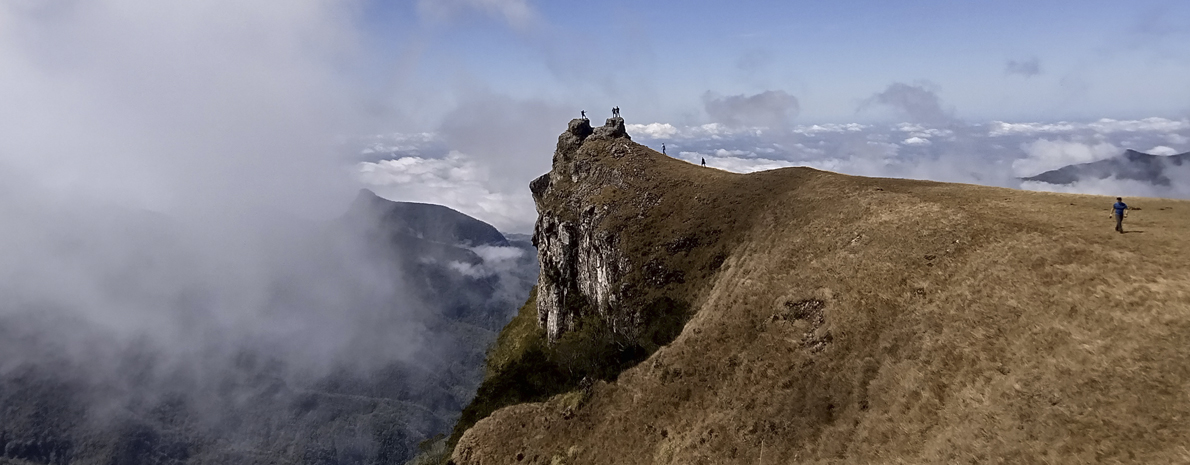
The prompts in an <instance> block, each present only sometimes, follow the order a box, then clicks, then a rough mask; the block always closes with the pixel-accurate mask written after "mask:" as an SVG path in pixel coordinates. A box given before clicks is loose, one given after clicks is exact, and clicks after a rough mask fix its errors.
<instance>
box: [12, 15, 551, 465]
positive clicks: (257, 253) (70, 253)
mask: <svg viewBox="0 0 1190 465" xmlns="http://www.w3.org/2000/svg"><path fill="white" fill-rule="evenodd" d="M361 5H362V2H341V1H327V0H298V1H295V2H285V3H284V4H276V5H264V4H255V3H244V2H236V1H227V0H216V1H209V2H173V3H167V4H166V3H163V4H153V5H147V4H144V3H143V2H135V1H129V0H106V1H102V2H77V1H70V0H61V1H48V2H41V1H36V2H35V1H16V2H5V3H3V4H0V63H4V66H2V67H0V82H3V83H4V85H3V86H0V101H3V102H5V105H4V110H3V111H0V217H2V218H3V221H0V296H3V301H2V302H0V403H3V404H5V405H10V404H11V405H16V406H19V407H20V408H22V409H23V408H25V406H27V405H32V404H30V402H32V401H30V400H29V399H43V400H42V401H41V402H45V403H48V404H50V405H57V406H59V407H57V408H58V410H54V411H53V412H50V413H46V412H41V411H33V410H30V411H24V410H19V411H17V410H13V411H10V412H9V413H8V414H6V417H5V418H4V419H3V421H0V423H4V424H5V425H7V426H5V427H4V428H0V430H3V431H0V438H2V437H3V436H4V435H5V434H8V435H9V436H8V438H9V439H6V441H8V440H10V439H11V441H15V442H11V443H10V445H9V446H4V445H0V449H4V450H3V454H4V456H8V457H24V458H29V459H36V460H64V459H63V457H64V456H63V455H62V454H67V453H73V454H76V455H77V454H80V453H82V452H80V450H81V449H79V448H78V447H76V446H71V444H72V442H71V441H74V440H77V438H79V437H90V436H91V435H94V434H100V433H95V432H94V431H106V432H110V433H102V434H111V435H113V436H112V437H113V438H115V439H112V441H115V444H117V446H113V447H116V448H117V449H119V447H124V446H119V444H124V443H123V442H121V441H124V439H122V438H125V437H132V438H136V437H141V436H138V435H137V434H134V433H127V434H126V430H127V429H128V428H133V429H134V430H137V429H136V428H142V429H145V428H147V429H145V431H149V432H152V434H153V435H154V436H152V437H154V438H158V439H154V440H152V441H149V442H151V443H154V444H158V445H157V446H153V447H156V448H158V449H160V448H162V447H164V448H165V450H173V449H169V447H165V446H160V444H165V445H168V444H188V443H187V442H186V441H191V442H193V441H197V440H196V439H194V438H206V439H202V441H212V440H216V439H217V438H221V437H223V436H221V435H224V434H226V435H228V436H227V437H226V438H223V439H218V440H232V439H231V438H232V437H239V438H240V439H236V440H237V441H242V442H243V443H244V444H245V446H244V449H245V450H247V449H252V448H257V449H259V450H281V448H279V446H276V447H275V446H274V445H273V444H274V443H275V441H277V440H276V439H275V438H274V439H270V438H273V437H274V436H273V435H274V433H271V432H270V431H274V430H277V429H278V428H280V430H284V429H285V428H290V431H291V432H293V433H292V434H298V433H297V432H301V431H315V430H317V429H318V428H329V427H332V426H333V425H338V424H340V423H344V422H346V423H344V424H348V423H349V424H350V425H351V426H350V428H348V429H342V427H340V426H334V427H335V428H339V429H338V430H336V431H337V432H334V433H333V434H332V433H324V434H321V435H314V436H310V437H309V438H307V439H302V440H300V441H298V443H300V444H305V443H309V445H308V447H307V449H302V448H301V447H299V448H298V449H297V452H295V453H299V454H300V453H315V452H317V451H320V450H324V449H325V447H327V446H325V444H321V443H320V441H322V439H320V438H321V437H326V438H329V439H327V441H347V442H339V443H337V444H339V445H338V446H336V447H337V448H331V449H325V450H330V451H332V452H334V451H337V452H334V454H340V455H341V454H345V453H348V451H354V452H350V453H364V452H359V451H365V452H367V453H368V454H372V457H373V458H375V459H377V460H380V459H382V458H383V457H388V456H387V455H384V454H389V453H390V452H391V451H392V450H396V451H398V452H400V454H398V455H395V456H391V457H390V459H392V460H395V459H398V458H400V457H402V456H405V455H401V454H406V453H407V448H408V447H409V446H408V445H409V444H416V441H418V440H421V439H424V437H414V436H412V435H413V434H414V433H408V434H410V435H411V436H400V437H398V438H396V439H392V438H389V436H385V435H390V436H391V435H392V434H399V435H405V434H407V432H413V431H416V432H417V434H421V435H429V434H433V433H434V432H442V431H443V429H444V428H448V427H449V424H447V423H446V422H447V421H449V418H450V416H451V415H452V413H451V412H452V411H453V412H454V413H453V415H457V411H458V410H459V409H461V405H462V404H460V403H465V402H466V400H467V398H468V397H469V396H470V395H471V394H472V393H471V392H468V388H467V385H468V383H470V382H471V381H470V380H471V379H472V378H476V376H481V375H477V373H481V372H482V358H481V357H482V349H483V345H484V341H486V340H487V339H485V338H494V334H495V331H496V330H498V329H499V326H500V325H502V324H503V323H502V322H503V321H506V319H507V318H509V317H511V314H512V312H515V309H516V306H517V305H519V304H520V303H521V301H523V299H524V298H525V295H520V293H521V292H524V291H527V282H528V277H527V276H524V273H525V271H524V270H523V268H524V267H523V266H522V265H523V259H526V258H531V257H523V255H524V254H523V251H522V250H521V249H518V248H514V247H509V246H484V247H486V248H483V247H472V248H468V247H469V245H468V244H438V243H434V244H430V245H433V247H429V246H428V245H427V246H424V247H423V246H422V245H421V244H422V243H421V242H416V241H414V242H409V241H405V242H399V241H397V242H394V241H395V239H393V237H395V236H392V234H393V233H392V232H391V231H390V229H391V228H392V225H391V224H387V223H385V221H391V220H385V219H384V218H382V215H381V213H380V212H372V211H370V210H369V208H371V207H369V206H368V205H366V204H367V203H368V202H366V200H368V199H367V198H366V197H364V196H360V197H359V198H357V196H358V195H360V194H359V188H360V186H361V183H360V181H359V179H358V177H357V172H356V168H355V166H354V165H353V163H352V160H351V159H350V158H345V157H344V155H343V140H344V138H345V137H349V136H353V135H357V134H367V133H369V132H371V131H374V130H375V128H377V127H383V126H384V125H386V124H392V122H393V120H392V119H391V118H389V119H385V118H388V116H389V115H384V114H377V113H376V112H375V108H374V105H372V102H375V101H381V100H384V99H387V98H390V97H391V95H379V94H375V95H369V94H367V93H366V92H368V91H366V90H361V89H375V86H370V85H368V84H369V83H367V82H364V81H363V80H364V79H365V77H366V76H367V73H366V72H364V71H361V70H366V69H367V68H368V67H369V64H368V63H366V58H367V57H366V56H365V55H366V53H365V51H366V49H365V47H364V46H363V45H362V44H361V37H360V32H359V31H360V28H361V26H360V24H359V23H360V21H362V17H361V15H360V12H361ZM392 90H393V89H391V88H388V89H386V91H392ZM361 199H362V200H361ZM361 202H362V203H361ZM386 228H387V229H386ZM410 240H413V239H410ZM426 244H429V243H428V242H427V243H426ZM431 249H433V250H439V251H443V252H442V253H446V254H447V256H450V257H453V258H452V259H453V260H454V261H451V262H449V263H447V262H443V263H436V262H434V261H433V260H434V257H433V256H432V255H431V254H430V252H428V250H431ZM472 249H474V251H473V252H472V251H469V250H472ZM411 251H427V252H424V253H423V252H418V253H420V254H421V255H420V256H413V255H414V252H411ZM419 260H420V261H419ZM459 260H462V261H459ZM468 260H470V261H468ZM517 260H521V261H519V262H518V261H517ZM514 264H517V265H516V266H513V265H514ZM452 266H454V267H455V268H453V269H455V273H454V274H451V272H450V270H451V269H452V268H451V267H452ZM411 270H412V271H411ZM427 276H430V277H438V278H435V279H437V281H435V282H440V283H453V284H446V285H447V286H453V285H458V286H467V287H475V288H477V289H479V290H478V291H473V292H470V293H460V294H461V295H462V294H465V296H464V297H466V298H471V299H472V300H470V301H465V302H464V301H462V300H458V299H462V298H463V297H459V298H458V299H456V300H452V301H450V302H446V303H444V302H441V301H435V300H434V299H435V298H436V297H434V296H435V295H437V294H435V295H431V294H432V293H433V292H439V291H436V290H433V289H430V290H427V289H428V287H427V283H426V282H425V281H424V280H425V279H428V278H427ZM411 282H412V283H411ZM439 286H441V284H439ZM429 287H433V286H429ZM484 289H490V290H489V291H485V290H484ZM526 294H527V293H526ZM438 300H441V299H438ZM460 302H462V303H460ZM460 306H462V307H468V306H472V307H476V308H475V309H474V310H473V312H475V314H474V315H469V314H468V315H463V314H460V312H462V310H459V308H462V307H460ZM468 308H469V307H468ZM451 312H454V313H451ZM456 320H458V321H464V320H465V321H466V325H463V326H459V324H456V323H454V321H456ZM462 327H465V328H464V329H460V328H462ZM477 344H478V346H477V347H471V346H476V345H477ZM476 350H478V351H479V353H478V354H477V353H473V352H474V351H476ZM468 358H469V359H471V360H470V361H469V362H468V365H467V367H468V368H466V369H461V368H458V367H455V366H453V365H452V364H454V363H457V362H458V361H459V360H461V359H468ZM475 382H478V378H476V379H475ZM434 386H442V387H434ZM471 389H473V388H471ZM456 391H457V392H456ZM310 393H318V394H319V396H321V397H317V396H316V397H311V394H310ZM348 394H350V395H360V396H364V397H361V399H373V400H369V402H380V403H381V404H382V405H392V406H395V407H391V408H389V407H386V408H388V409H389V411H390V413H389V414H385V415H389V416H385V415H382V414H379V413H375V414H371V416H369V417H358V416H351V415H356V414H355V413H354V412H356V410H360V409H361V408H363V407H353V406H352V405H353V404H342V402H340V401H336V402H339V403H332V402H331V401H330V400H328V399H334V397H333V396H335V395H339V396H342V395H348ZM327 396H332V397H327ZM21 399H25V400H21ZM388 399H396V400H401V401H405V400H410V399H415V400H424V401H425V402H424V403H423V404H422V405H424V406H425V408H423V409H422V410H424V411H412V410H409V408H408V407H400V405H401V404H399V403H398V404H391V402H395V400H394V401H391V402H390V400H388ZM385 402H390V403H387V404H386V403H385ZM169 405H174V406H175V407H170V408H172V409H173V410H170V411H175V410H176V411H177V412H182V413H176V412H175V413H170V414H162V413H161V412H162V410H161V409H163V408H166V407H167V406H169ZM411 405H412V404H411ZM376 408H377V407H370V408H367V409H366V410H367V411H369V412H371V411H373V410H375V409H376ZM178 409H180V410H178ZM402 409H404V410H402ZM452 409H453V410H452ZM167 410H169V409H167ZM406 410H409V411H406ZM415 410H416V409H415ZM381 411H384V409H381ZM14 412H15V413H14ZM55 412H56V413H55ZM336 412H337V413H336ZM332 414H333V415H334V416H332V417H326V418H322V419H319V415H322V416H326V415H332ZM287 415H294V416H293V417H287ZM336 416H337V418H339V419H335V418H336ZM343 418H346V420H344V419H343ZM386 418H398V419H400V421H401V422H403V423H401V424H402V425H404V426H400V427H394V426H391V425H389V426H384V425H383V424H381V423H377V422H378V421H381V420H383V421H390V420H386ZM178 421H183V422H184V423H183V424H172V423H171V422H178ZM391 421H395V420H391ZM193 422H198V423H193ZM381 422H382V421H381ZM122 425H123V426H122ZM138 425H139V426H138ZM270 425H271V426H270ZM284 425H289V426H284ZM293 425H304V426H301V428H306V429H300V428H298V429H293V428H296V427H295V426H293ZM6 428H7V429H6ZM47 428H48V429H47ZM79 428H82V430H79ZM88 428H90V429H88ZM9 429H11V431H9ZM83 430H85V431H92V432H85V433H79V432H78V431H83ZM121 431H125V432H121ZM137 431H139V430H137ZM14 432H15V433H14ZM167 433H168V434H167ZM13 434H17V436H15V437H16V438H17V439H12V438H13V437H14V436H12V435H13ZM21 434H32V435H34V437H37V438H43V439H37V440H36V441H33V442H29V441H25V440H23V439H20V438H21V436H20V435H21ZM146 434H147V433H146ZM301 434H305V433H301ZM171 435H172V436H171ZM166 436H169V438H166ZM303 437H304V436H303ZM45 438H48V439H45ZM71 438H76V439H71ZM171 438H172V439H171ZM212 438H216V439H212ZM384 438H389V439H384ZM171 441H172V442H171ZM303 441H304V442H303ZM200 442H201V441H200ZM344 444H355V445H354V446H351V447H347V446H345V445H344ZM394 444H396V445H394ZM128 447H129V448H130V449H129V450H130V451H132V452H128V453H129V454H133V456H138V457H139V456H141V455H143V454H144V453H146V452H144V451H141V450H139V449H137V447H140V446H135V447H134V446H132V445H130V446H128ZM171 447H172V446H171ZM178 447H181V449H177V451H182V452H178V453H179V454H189V453H193V451H192V450H190V449H188V448H186V447H182V446H178ZM394 447H395V449H394ZM402 447H404V448H405V449H402ZM270 448H272V449H270ZM302 450H306V452H302ZM70 451H74V452H70ZM187 451H189V452H187ZM310 451H315V452H310ZM385 451H389V452H385ZM402 451H405V452H402ZM317 453H319V454H321V453H323V452H317ZM325 453H328V454H330V453H331V452H325ZM332 455H333V454H332ZM51 456H52V457H55V458H53V459H51V458H49V457H51ZM113 457H116V458H115V459H113V460H118V461H119V460H122V459H119V455H118V454H117V455H116V456H113ZM179 457H180V456H179ZM377 457H379V458H377ZM174 458H178V457H174ZM291 458H292V457H291ZM138 460H139V458H138ZM203 460H208V459H203ZM209 460H210V461H214V462H219V461H221V460H232V459H226V458H223V459H220V458H218V457H214V458H210V459H209ZM344 460H345V459H344ZM386 460H387V459H386ZM232 461H235V460H232ZM199 462H202V460H199Z"/></svg>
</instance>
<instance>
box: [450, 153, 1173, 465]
mask: <svg viewBox="0 0 1190 465" xmlns="http://www.w3.org/2000/svg"><path fill="white" fill-rule="evenodd" d="M600 144H602V145H600ZM617 144H619V145H617ZM616 147H621V148H620V149H619V150H627V151H628V152H627V153H621V154H620V156H611V154H612V153H613V151H615V150H617V149H616ZM580 152H583V153H580V156H579V157H577V160H576V163H587V164H589V165H591V166H599V167H600V168H599V169H603V170H607V171H609V172H614V173H616V176H620V177H621V178H622V182H620V183H619V184H607V183H605V184H607V185H608V186H609V187H607V188H602V189H600V190H599V192H598V193H597V194H595V195H589V196H587V198H588V199H589V201H590V202H592V203H599V204H604V205H607V206H608V207H609V209H610V210H611V211H615V212H618V214H616V215H612V216H609V217H608V219H606V220H605V224H604V225H603V226H602V227H605V228H608V230H614V231H618V234H619V235H620V237H621V239H622V241H623V247H624V250H626V251H628V253H629V256H630V257H634V258H635V259H636V262H637V263H650V262H653V261H654V260H653V259H654V258H656V263H657V264H658V265H659V266H658V267H655V268H653V270H669V271H671V272H672V271H677V272H682V273H683V279H682V280H681V281H680V282H678V281H674V280H669V281H666V280H660V281H658V280H657V279H656V274H655V273H651V272H650V270H648V269H645V268H644V267H639V268H637V269H635V270H634V271H633V272H632V273H630V274H628V275H627V276H626V277H625V278H624V279H625V280H626V281H628V283H627V284H628V285H631V286H650V285H651V284H649V283H650V282H654V283H661V284H660V285H659V286H654V287H653V288H651V289H652V290H650V292H651V293H654V294H656V295H666V296H670V297H672V298H673V299H674V300H675V301H678V302H687V303H689V304H690V309H691V313H690V314H691V315H692V317H691V318H690V320H689V322H688V323H686V325H685V326H684V328H682V330H681V332H680V334H679V335H677V337H676V339H673V341H672V342H670V343H669V344H668V345H666V346H664V347H662V348H661V349H660V350H657V351H656V352H654V353H652V354H651V355H648V356H647V358H646V359H645V360H644V361H643V362H642V363H639V364H636V365H634V366H632V367H631V368H628V369H627V370H626V371H623V372H622V373H619V374H618V375H617V376H615V377H614V381H613V382H594V383H592V384H591V385H590V386H589V387H586V388H583V389H579V390H577V391H575V392H573V393H569V394H563V395H558V396H554V397H552V398H550V399H549V400H545V401H543V402H536V403H524V404H519V405H514V406H511V407H507V408H503V409H500V410H498V411H495V412H494V413H493V414H491V415H490V416H488V417H487V418H485V419H483V420H480V421H479V422H478V423H476V424H475V425H474V426H473V427H471V428H470V429H469V430H467V432H466V434H463V435H462V437H461V439H460V440H459V442H458V446H457V448H456V449H455V451H454V455H453V460H454V461H455V462H456V463H459V464H487V463H675V464H677V463H681V464H694V463H766V464H767V463H857V462H858V463H872V462H874V463H897V462H901V463H954V462H974V463H983V462H997V461H1003V462H1008V463H1029V462H1036V463H1043V462H1111V461H1124V462H1135V463H1176V462H1185V461H1187V460H1190V452H1187V450H1186V449H1185V448H1184V447H1183V446H1182V444H1184V440H1185V438H1187V437H1190V398H1187V396H1186V389H1185V386H1187V385H1190V265H1187V264H1188V263H1190V245H1187V242H1186V240H1185V239H1184V238H1186V237H1190V202H1184V201H1173V200H1160V199H1132V200H1130V201H1129V204H1130V205H1133V206H1139V207H1142V209H1141V210H1139V211H1135V212H1132V213H1131V215H1130V217H1129V218H1128V219H1127V220H1126V221H1125V228H1126V230H1128V231H1129V233H1128V234H1117V233H1115V232H1114V231H1112V227H1113V226H1114V222H1113V221H1112V220H1111V219H1109V218H1108V211H1107V209H1108V207H1109V206H1110V204H1111V203H1112V201H1113V200H1114V199H1109V198H1106V197H1096V196H1080V195H1066V194H1051V193H1036V192H1023V191H1014V190H1008V189H1000V188H990V187H980V186H971V185H960V184H943V183H933V182H923V181H907V180H892V179H871V178H859V177H851V176H844V175H838V174H832V173H826V172H820V171H815V170H811V169H805V168H791V169H782V170H775V171H768V172H761V173H754V174H749V175H736V174H730V173H725V172H721V171H718V170H714V169H705V168H701V167H696V166H693V165H689V164H686V163H683V162H681V161H677V160H673V159H670V158H667V157H664V156H662V155H660V154H658V153H656V152H653V151H651V150H649V149H647V148H645V147H643V146H639V145H637V144H634V143H631V142H628V141H613V142H603V141H598V142H591V141H588V142H587V143H585V144H584V145H583V149H582V150H580ZM609 179H610V178H609ZM577 183H578V184H581V183H582V181H577ZM588 187H589V186H587V187H584V186H579V185H577V184H576V185H575V186H569V187H566V186H554V188H570V189H586V188H588ZM1126 200H1127V199H1126ZM711 232H714V234H711ZM686 237H698V240H697V241H688V240H684V239H683V238H686ZM667 244H684V245H683V246H682V247H679V248H669V249H667V247H666V246H667ZM691 244H693V245H691ZM718 254H722V257H720V258H721V259H722V260H721V261H722V263H721V265H720V266H714V267H706V266H705V264H706V263H710V262H712V261H720V259H719V258H716V259H715V260H704V258H702V257H709V256H715V255H718ZM650 257H652V258H650ZM700 265H701V266H703V268H701V269H699V268H697V267H698V266H700ZM650 280H652V281H650ZM518 320H520V318H518ZM541 337H542V336H541V333H540V331H534V330H533V328H532V327H531V326H530V325H528V324H526V323H524V322H521V324H520V325H519V326H510V327H509V328H506V329H505V333H504V336H502V340H501V342H500V343H499V344H498V345H497V348H496V349H495V352H494V354H493V355H495V354H501V355H496V356H494V357H492V359H493V360H496V361H497V362H496V363H497V365H498V366H504V367H511V366H516V364H517V363H519V362H523V361H525V360H529V357H526V356H524V355H526V354H531V353H533V352H534V351H532V350H525V351H518V350H508V348H509V347H529V346H530V345H531V344H541V342H540V338H541ZM525 341H538V342H529V343H527V342H525ZM517 344H523V345H520V346H518V345H517ZM536 347H542V346H540V345H538V346H536ZM542 350H543V351H545V352H549V351H550V350H554V349H550V348H548V347H547V348H546V349H542ZM518 354H520V355H518ZM498 373H500V371H499V370H497V374H498ZM506 373H512V372H506ZM531 374H532V375H540V372H531ZM489 375H491V373H489ZM526 379H529V378H520V377H517V376H511V377H510V378H509V379H507V380H505V381H502V382H503V383H506V384H508V385H519V384H518V383H521V382H524V380H526ZM490 380H491V378H489V381H490ZM528 383H529V384H530V385H531V384H532V382H531V381H530V382H528ZM485 386H489V384H487V383H485ZM485 395H490V393H488V394H485V391H484V389H483V388H481V390H480V394H479V396H477V402H481V401H482V400H483V399H485ZM530 397H532V396H530ZM488 398H490V397H488ZM526 400H535V399H526ZM499 404H501V402H494V403H493V404H492V405H499ZM465 416H466V414H465ZM477 416H482V415H477Z"/></svg>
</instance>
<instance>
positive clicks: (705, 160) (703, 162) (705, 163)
mask: <svg viewBox="0 0 1190 465" xmlns="http://www.w3.org/2000/svg"><path fill="white" fill-rule="evenodd" d="M702 167H703V168H706V167H707V159H706V158H703V159H702Z"/></svg>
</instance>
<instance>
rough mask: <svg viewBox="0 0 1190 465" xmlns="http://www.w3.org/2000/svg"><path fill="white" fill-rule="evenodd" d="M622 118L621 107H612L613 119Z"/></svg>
mask: <svg viewBox="0 0 1190 465" xmlns="http://www.w3.org/2000/svg"><path fill="white" fill-rule="evenodd" d="M619 117H620V107H612V118H619Z"/></svg>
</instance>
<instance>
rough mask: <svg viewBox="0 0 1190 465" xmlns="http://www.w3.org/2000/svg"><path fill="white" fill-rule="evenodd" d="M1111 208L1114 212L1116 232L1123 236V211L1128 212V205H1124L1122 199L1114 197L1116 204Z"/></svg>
mask: <svg viewBox="0 0 1190 465" xmlns="http://www.w3.org/2000/svg"><path fill="white" fill-rule="evenodd" d="M1111 208H1112V211H1114V212H1115V217H1116V232H1118V233H1120V234H1124V210H1128V204H1126V203H1124V199H1122V198H1120V197H1116V204H1115V205H1112V206H1111Z"/></svg>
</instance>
